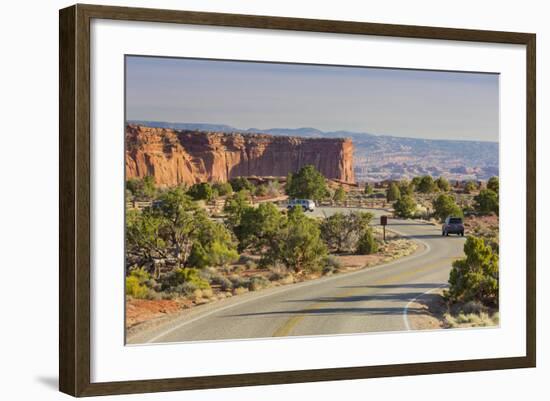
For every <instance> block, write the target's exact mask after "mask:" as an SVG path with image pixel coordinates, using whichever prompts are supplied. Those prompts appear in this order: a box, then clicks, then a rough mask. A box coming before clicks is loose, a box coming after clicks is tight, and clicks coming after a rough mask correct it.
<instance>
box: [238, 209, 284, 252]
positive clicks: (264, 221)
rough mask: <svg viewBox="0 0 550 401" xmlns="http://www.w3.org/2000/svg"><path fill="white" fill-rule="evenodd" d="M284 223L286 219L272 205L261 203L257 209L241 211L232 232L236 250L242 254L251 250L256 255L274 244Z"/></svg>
mask: <svg viewBox="0 0 550 401" xmlns="http://www.w3.org/2000/svg"><path fill="white" fill-rule="evenodd" d="M285 222H286V217H285V216H284V215H283V214H282V213H281V212H280V211H279V209H277V206H275V205H274V204H272V203H262V204H260V205H259V206H258V207H257V208H253V207H246V208H245V209H243V210H242V213H241V216H240V218H239V224H238V225H236V226H234V227H233V232H234V233H235V236H236V237H237V239H238V240H239V246H238V249H239V250H240V251H241V252H242V251H244V250H246V249H253V250H255V251H256V252H257V253H262V250H263V249H264V248H265V247H266V246H269V245H270V244H273V243H274V242H276V241H277V240H278V238H279V235H280V232H281V230H282V228H283V226H284V224H285Z"/></svg>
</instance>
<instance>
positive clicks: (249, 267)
mask: <svg viewBox="0 0 550 401" xmlns="http://www.w3.org/2000/svg"><path fill="white" fill-rule="evenodd" d="M245 266H246V270H256V269H257V268H258V265H257V264H256V262H254V261H253V260H251V259H248V260H247V261H246V262H245Z"/></svg>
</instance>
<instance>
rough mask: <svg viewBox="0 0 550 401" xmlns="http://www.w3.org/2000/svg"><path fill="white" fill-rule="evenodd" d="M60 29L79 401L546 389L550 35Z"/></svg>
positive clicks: (223, 18) (102, 25)
mask: <svg viewBox="0 0 550 401" xmlns="http://www.w3.org/2000/svg"><path fill="white" fill-rule="evenodd" d="M59 21H60V108H59V110H60V117H59V119H60V203H59V208H60V210H59V215H60V306H59V307H60V337H59V338H60V343H59V349H60V381H59V383H60V390H61V391H63V392H65V393H67V394H71V395H73V396H91V395H104V394H121V393H142V392H155V391H173V390H186V389H202V388H219V387H232V386H249V385H263V384H279V383H296V382H312V381H324V380H342V379H360V378H374V377H388V376H399V375H418V374H434V373H445V372H462V371H478V370H490V369H511V368H527V367H534V366H535V361H536V337H535V333H536V314H535V299H536V294H535V283H536V280H535V244H536V237H535V223H536V215H535V213H536V212H535V208H536V205H535V35H534V34H530V33H513V32H494V31H479V30H467V29H450V28H435V27H420V26H403V25H386V24H371V23H363V22H350V21H328V20H310V19H296V18H282V17H268V16H253V15H236V14H235V15H234V14H218V13H202V12H188V11H169V10H154V9H138V8H121V7H106V6H94V5H75V6H72V7H69V8H66V9H63V10H61V11H60V20H59ZM501 255H502V258H501V257H500V256H501Z"/></svg>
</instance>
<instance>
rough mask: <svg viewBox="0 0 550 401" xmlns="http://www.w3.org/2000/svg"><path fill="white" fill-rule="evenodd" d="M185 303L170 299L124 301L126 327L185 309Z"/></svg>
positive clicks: (128, 299) (131, 299) (129, 299)
mask: <svg viewBox="0 0 550 401" xmlns="http://www.w3.org/2000/svg"><path fill="white" fill-rule="evenodd" d="M185 306H186V305H185V302H182V301H181V300H178V301H175V300H170V299H162V300H149V299H133V298H127V299H126V327H131V326H134V325H136V324H138V323H141V322H144V321H146V320H151V319H154V318H156V317H161V316H164V315H166V314H168V313H174V312H177V311H179V310H180V309H182V308H185Z"/></svg>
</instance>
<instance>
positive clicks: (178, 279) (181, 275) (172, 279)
mask: <svg viewBox="0 0 550 401" xmlns="http://www.w3.org/2000/svg"><path fill="white" fill-rule="evenodd" d="M183 285H188V286H194V287H195V288H199V289H207V288H210V284H209V283H208V281H207V280H205V279H204V278H202V277H201V276H200V274H199V270H198V269H194V268H190V267H185V268H179V269H175V270H174V271H172V272H170V273H168V274H166V275H165V276H164V277H163V278H162V290H163V291H164V290H170V289H171V288H173V287H178V286H183ZM178 292H180V291H178ZM182 292H183V293H187V292H186V291H182Z"/></svg>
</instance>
